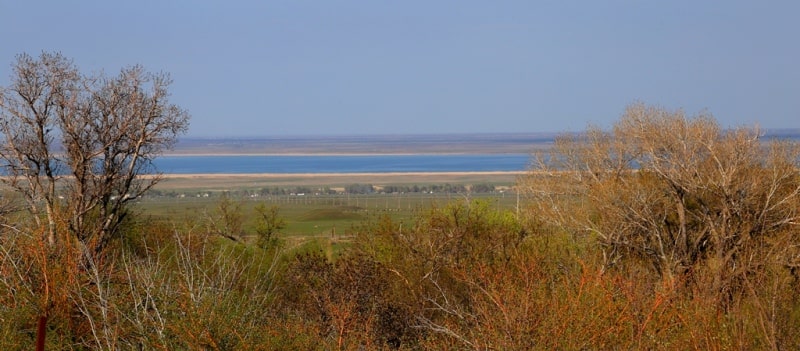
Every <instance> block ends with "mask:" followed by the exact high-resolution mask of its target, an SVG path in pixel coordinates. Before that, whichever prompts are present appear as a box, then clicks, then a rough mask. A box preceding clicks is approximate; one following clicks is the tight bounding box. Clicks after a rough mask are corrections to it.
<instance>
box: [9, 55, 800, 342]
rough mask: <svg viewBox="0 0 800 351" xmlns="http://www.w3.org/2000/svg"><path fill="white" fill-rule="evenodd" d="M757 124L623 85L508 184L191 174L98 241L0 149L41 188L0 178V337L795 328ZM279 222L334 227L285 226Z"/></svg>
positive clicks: (760, 333) (588, 338)
mask: <svg viewBox="0 0 800 351" xmlns="http://www.w3.org/2000/svg"><path fill="white" fill-rule="evenodd" d="M48 59H49V58H48ZM57 61H58V60H57ZM59 62H61V61H59ZM12 91H13V89H12ZM6 93H8V90H5V91H4V94H6ZM4 96H5V95H4ZM4 98H5V99H7V98H6V97H4ZM4 101H8V100H4ZM6 106H9V105H3V108H4V109H5V110H4V111H5V112H4V113H5V114H4V115H3V118H4V120H6V121H7V120H8V118H10V117H9V115H8V113H9V112H8V111H9V110H8V107H6ZM59 108H60V107H59ZM65 116H66V115H65ZM45 125H46V124H45ZM34 134H36V133H34ZM67 134H69V133H67ZM758 135H759V134H758V131H757V130H750V129H735V130H723V129H722V128H721V127H719V126H718V125H717V124H716V122H715V121H714V120H713V118H712V117H710V116H707V115H701V116H698V117H691V118H689V117H686V116H684V115H683V113H682V112H680V111H668V110H664V109H661V108H655V107H651V106H646V105H642V104H635V105H632V106H631V107H630V108H629V109H628V110H627V111H626V113H625V114H624V115H623V117H622V119H621V120H620V121H619V122H618V124H617V125H615V127H614V128H613V129H612V130H611V131H602V130H598V129H593V128H591V129H589V130H588V131H587V132H586V133H584V134H580V135H573V136H565V137H563V138H560V139H559V140H558V141H557V143H556V144H555V146H554V147H553V148H552V149H550V150H548V153H546V154H543V155H540V156H541V157H540V158H539V161H540V163H539V167H536V168H533V169H531V171H530V173H529V174H528V175H526V176H525V177H523V178H521V179H520V182H519V185H518V186H519V187H520V188H523V189H525V191H526V194H527V196H526V197H525V198H524V199H523V200H524V201H523V202H522V203H521V204H519V205H518V204H516V203H513V205H512V203H511V202H512V201H513V202H516V199H505V198H503V197H502V196H503V195H501V194H499V193H498V194H493V193H492V192H493V191H495V190H496V188H495V187H494V186H493V185H491V184H481V183H477V184H471V185H470V186H463V185H459V186H457V187H456V186H451V187H449V189H450V190H457V191H453V192H452V193H450V194H448V195H447V197H442V198H437V199H439V200H442V201H440V202H437V201H427V202H426V201H424V200H421V199H422V198H421V197H418V196H419V195H414V196H417V197H413V196H412V197H409V198H408V199H410V200H414V201H416V202H414V203H413V204H414V206H413V209H412V208H411V207H412V206H411V204H412V203H411V202H407V203H405V205H407V206H402V205H401V204H400V202H399V200H398V201H396V200H397V199H401V197H400V196H399V194H402V193H405V192H409V193H413V194H420V193H421V192H420V191H416V190H419V189H421V187H415V186H413V185H411V186H407V187H406V185H402V186H400V185H398V186H397V187H395V188H392V187H390V186H383V187H376V186H374V185H362V184H350V185H347V186H344V188H345V189H346V190H347V191H346V193H349V195H348V194H338V195H334V194H332V193H331V192H328V191H317V190H318V189H314V188H302V187H297V188H295V189H293V190H296V191H297V192H294V195H290V194H284V193H283V191H284V190H281V191H277V190H275V192H273V191H272V190H270V191H269V195H270V196H277V195H276V193H278V192H279V193H280V194H279V195H280V196H283V197H284V198H285V199H286V201H287V202H286V203H284V204H283V206H282V204H281V203H279V202H275V203H273V202H268V201H270V200H269V198H268V197H267V196H262V194H259V196H252V193H249V192H240V193H233V192H231V193H224V194H223V195H221V196H220V195H219V194H212V195H211V196H209V197H205V196H196V197H194V199H195V201H196V202H197V203H202V205H200V207H195V208H189V209H185V210H184V211H183V212H182V215H181V216H175V215H171V214H170V213H164V214H163V215H162V216H159V217H156V216H146V215H142V214H140V215H129V216H126V217H125V218H124V220H122V219H120V220H119V222H118V223H115V224H114V226H113V228H114V229H113V230H111V231H109V233H113V235H112V236H111V237H109V238H108V239H107V241H106V242H105V243H104V244H103V249H102V255H100V254H87V253H86V251H87V247H89V248H92V249H94V248H96V246H88V244H87V242H84V240H83V239H82V238H84V237H83V236H80V235H78V234H77V233H83V230H84V229H81V228H93V229H92V230H90V232H92V233H97V230H99V229H97V228H105V227H96V226H94V225H93V224H97V223H96V222H95V221H100V222H101V223H106V222H107V221H108V219H107V215H108V212H105V211H103V210H101V209H100V208H97V209H96V210H93V211H86V212H85V213H83V215H84V217H82V218H80V219H76V218H74V214H75V213H76V212H74V210H75V208H74V207H70V206H73V205H74V204H75V202H74V201H72V200H68V199H72V197H73V196H77V195H76V194H80V192H77V193H76V192H75V191H76V189H80V187H81V186H80V183H76V184H72V183H69V182H66V183H57V182H55V178H53V179H52V183H50V181H51V180H50V179H49V178H47V174H48V172H46V171H37V172H36V173H25V172H22V170H24V169H27V168H24V167H19V165H21V163H19V159H14V160H9V159H8V158H5V162H6V163H8V164H7V165H6V166H7V167H12V169H16V170H17V171H19V172H22V173H20V175H22V174H27V175H28V176H30V177H31V178H26V180H25V182H22V180H18V181H16V183H11V185H12V188H13V189H16V190H20V191H21V190H23V188H24V187H22V185H23V184H30V182H37V181H42V180H41V179H39V178H37V177H42V176H45V178H44V180H43V183H42V184H45V186H43V187H39V186H38V185H36V187H34V188H33V189H34V190H36V191H43V190H41V189H49V187H50V186H51V184H52V185H53V186H54V188H53V189H54V190H53V192H52V193H47V192H45V195H41V194H40V193H39V192H29V193H26V192H22V193H21V194H20V195H18V196H20V198H14V196H12V193H8V194H4V196H3V199H4V201H5V202H4V204H3V206H2V207H0V214H1V215H2V216H1V217H0V219H2V224H3V225H2V226H0V273H1V274H0V348H2V349H4V350H27V349H31V348H32V345H35V344H36V342H37V335H38V336H44V335H46V338H44V339H42V340H41V341H42V342H43V344H42V346H43V347H44V348H46V349H215V350H233V349H254V350H258V349H264V350H274V349H303V350H315V349H318V350H358V349H368V350H381V349H385V350H389V349H391V350H395V349H399V350H421V349H438V350H450V349H453V350H462V349H472V350H529V349H548V350H549V349H566V350H573V349H574V350H578V349H681V350H683V349H775V350H779V349H797V348H800V298H799V297H798V296H800V295H799V294H798V289H800V273H798V267H800V251H798V247H800V243H799V242H798V235H799V234H800V232H799V231H800V229H799V228H800V227H799V226H798V223H799V222H798V214H800V199H799V198H798V195H800V173H799V172H800V171H798V161H800V159H798V156H799V154H798V151H797V146H796V145H795V144H789V143H783V142H775V143H763V142H761V141H759V140H758ZM8 140H14V139H13V138H12V139H8V137H7V141H8ZM46 145H49V144H46ZM75 145H76V146H79V145H80V144H75ZM114 147H116V146H114ZM45 149H46V148H45ZM6 150H9V148H6ZM19 150H22V149H19ZM37 150H39V149H37ZM23 151H24V150H23ZM48 152H49V151H48ZM48 155H50V154H47V155H45V156H44V158H42V159H41V160H43V161H42V162H51V159H53V157H52V155H50V156H48ZM37 160H39V159H37ZM53 160H54V159H53ZM31 162H33V161H31ZM37 162H38V161H37ZM33 164H34V165H35V164H37V163H36V162H33ZM42 164H45V163H42ZM14 167H17V168H14ZM29 168H30V167H29ZM81 174H82V173H81ZM81 174H78V175H77V176H76V177H79V176H81ZM84 176H87V177H88V175H85V174H84ZM53 177H55V173H54V174H53ZM134 178H135V177H134ZM11 179H13V178H11ZM37 179H38V180H37ZM115 179H116V178H115ZM132 179H133V178H132ZM136 179H138V178H136ZM90 183H91V184H94V183H92V182H90ZM90 183H87V184H90ZM56 184H67V186H55V185H56ZM14 185H16V186H14ZM146 188H147V186H144V187H143V188H141V189H146ZM431 188H432V186H431ZM24 189H27V188H24ZM37 189H38V190H37ZM113 189H118V188H113ZM301 190H302V193H303V194H304V195H302V196H300V195H298V194H299V193H300V191H301ZM306 190H308V191H307V192H306ZM115 191H117V190H115ZM381 192H383V194H380V193H381ZM475 193H484V194H490V195H487V196H485V197H475V198H473V197H471V195H472V194H475ZM37 194H38V195H37ZM61 194H67V197H66V198H65V200H66V201H60V200H61V199H60V198H59V196H60V195H61ZM105 194H106V196H107V197H108V199H106V200H108V201H112V200H111V198H110V197H111V196H119V195H121V194H125V193H121V192H118V191H117V192H114V191H112V192H108V193H105ZM198 194H201V193H198ZM202 194H205V193H202ZM305 194H307V195H305ZM312 194H314V195H313V196H312ZM451 194H455V196H450V195H451ZM263 195H267V194H263ZM48 196H49V199H50V200H48ZM161 196H166V195H164V194H163V193H162V194H161ZM426 199H427V198H426ZM500 199H505V200H504V201H505V202H504V203H502V206H501V205H500V203H499V202H498V201H499V200H500ZM26 200H27V202H26ZM367 200H372V201H374V203H373V205H374V206H373V207H372V208H373V209H375V210H374V211H373V212H368V211H366V210H365V208H369V205H367V204H366V201H367ZM48 201H50V202H49V203H48ZM186 201H188V200H186ZM390 201H392V202H391V205H390ZM362 202H363V204H364V205H362ZM354 203H355V204H354ZM19 204H27V205H28V207H31V206H34V208H35V209H38V206H51V207H52V208H51V209H50V210H44V211H37V210H29V211H22V210H20V209H21V208H22V207H20V206H19ZM181 204H183V203H181ZM289 204H291V206H290V205H289ZM156 205H158V206H162V205H161V204H158V203H156V202H152V203H148V202H146V201H145V202H143V203H142V204H141V205H140V206H142V207H146V206H156ZM81 206H83V205H81ZM95 206H101V205H100V204H97V205H95ZM181 206H183V205H181ZM101 207H102V206H101ZM80 208H83V207H80ZM92 208H93V209H95V207H92ZM127 209H129V208H127ZM162 209H163V208H161V207H159V210H162ZM300 209H302V211H301V210H300ZM377 209H380V211H378V210H377ZM401 209H403V211H405V212H402V213H403V215H399V213H400V210H401ZM393 210H394V211H393ZM49 212H52V213H53V214H58V215H54V216H48V215H47V213H49ZM126 213H127V212H126ZM151 213H152V212H151ZM67 214H70V215H67ZM344 221H348V222H344ZM353 221H357V222H358V223H359V224H357V225H352V223H353ZM294 222H300V223H301V224H302V225H304V226H310V225H317V224H319V223H323V222H327V223H330V224H333V225H334V226H333V228H332V229H333V230H330V232H329V234H330V235H324V236H314V237H313V238H311V239H310V240H307V241H304V242H303V243H297V242H292V241H291V240H290V238H289V237H288V236H286V235H283V234H284V233H283V231H285V230H290V228H296V227H292V226H293V225H296V223H294ZM78 223H84V224H82V225H80V226H79V225H78ZM341 223H351V225H350V227H349V228H347V232H348V235H347V236H346V238H345V237H344V236H343V235H337V233H336V232H335V225H336V224H340V225H341ZM303 228H304V229H302V230H299V231H305V232H306V233H310V232H311V230H310V229H309V228H310V227H303ZM326 230H327V229H326ZM340 231H344V228H343V229H340ZM101 232H102V231H101ZM327 233H328V232H327V231H326V234H327ZM51 240H53V241H54V242H56V243H59V244H58V247H57V248H56V247H54V246H53V245H52V243H51ZM37 330H38V331H37ZM44 330H46V331H47V333H46V334H45V333H42V332H41V331H44Z"/></svg>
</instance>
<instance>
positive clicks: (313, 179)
mask: <svg viewBox="0 0 800 351" xmlns="http://www.w3.org/2000/svg"><path fill="white" fill-rule="evenodd" d="M523 174H525V172H524V171H486V172H376V173H252V174H238V173H237V174H227V173H203V174H163V175H162V178H163V179H162V181H161V182H160V184H159V185H158V186H157V187H158V188H162V189H166V188H214V189H221V188H254V187H271V186H306V185H309V186H310V185H346V184H374V185H392V184H396V185H399V184H434V183H437V184H444V183H472V184H477V183H513V182H515V181H516V179H517V178H518V177H519V176H521V175H523Z"/></svg>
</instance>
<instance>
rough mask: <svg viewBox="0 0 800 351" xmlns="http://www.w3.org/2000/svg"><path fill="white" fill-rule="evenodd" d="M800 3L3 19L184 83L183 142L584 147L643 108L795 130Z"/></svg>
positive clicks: (100, 61)
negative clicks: (554, 143) (406, 138)
mask: <svg viewBox="0 0 800 351" xmlns="http://www.w3.org/2000/svg"><path fill="white" fill-rule="evenodd" d="M797 13H800V2H794V1H775V2H769V3H759V2H751V1H743V0H741V1H726V2H694V1H671V2H655V1H630V0H612V1H608V2H567V1H507V2H477V1H459V2H427V1H426V2H422V1H413V0H412V1H407V2H399V3H394V2H371V1H360V0H343V1H336V2H314V1H302V0H301V1H290V2H278V1H255V0H241V1H235V2H224V3H223V2H218V1H212V0H198V1H169V2H160V1H151V0H145V1H141V2H106V1H81V2H63V1H54V0H39V1H6V2H3V3H0V32H1V33H3V34H4V43H3V45H0V86H7V85H8V83H9V78H10V75H11V69H10V68H11V64H12V63H13V62H14V59H15V58H14V56H15V55H17V54H19V53H23V52H25V53H29V54H31V55H34V56H36V55H38V54H39V53H40V52H42V51H58V52H61V53H62V54H63V55H64V56H66V57H69V58H72V59H74V61H75V63H76V65H77V66H78V67H79V68H80V69H81V70H82V71H84V72H87V73H89V72H95V71H100V70H103V71H105V72H107V73H110V74H113V73H115V72H117V71H118V70H119V69H120V68H121V67H123V66H127V65H132V64H142V65H143V66H144V67H145V68H146V69H148V70H151V71H164V72H168V73H170V74H171V75H172V78H173V79H174V84H173V85H172V87H171V93H172V102H174V103H177V104H178V105H180V106H181V107H183V108H185V109H187V110H188V111H189V112H190V113H191V114H192V116H193V118H192V121H191V127H190V130H189V134H188V136H189V137H216V136H224V137H251V136H259V135H306V136H308V135H312V136H313V135H387V134H390V135H398V134H399V135H409V134H410V135H413V134H430V133H433V134H440V133H446V134H447V133H455V134H462V133H480V132H488V133H507V132H524V133H536V132H548V133H559V132H565V131H567V132H575V131H580V130H583V129H584V128H585V127H586V126H587V125H590V124H592V125H598V126H600V127H609V126H610V125H611V124H613V122H614V121H615V120H617V119H618V118H619V116H620V115H621V114H622V113H623V111H624V109H625V106H627V105H628V104H631V103H632V102H634V101H641V102H644V103H646V104H651V105H659V106H663V107H666V108H668V109H678V108H681V109H683V110H684V111H685V112H686V113H687V114H688V115H693V114H695V113H698V112H702V111H708V112H710V113H711V114H713V115H714V116H715V117H716V118H717V119H718V120H719V122H720V125H722V126H723V127H735V126H741V125H759V126H761V127H762V128H765V129H766V128H800V112H798V111H800V98H798V93H800V69H799V68H798V62H800V45H798V44H797V40H796V34H797V33H800V21H797V20H796V18H795V17H796V14H797Z"/></svg>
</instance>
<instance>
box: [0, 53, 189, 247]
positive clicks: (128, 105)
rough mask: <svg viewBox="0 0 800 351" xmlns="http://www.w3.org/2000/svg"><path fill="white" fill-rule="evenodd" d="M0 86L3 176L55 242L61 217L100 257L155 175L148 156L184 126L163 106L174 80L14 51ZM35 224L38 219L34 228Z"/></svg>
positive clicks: (181, 116)
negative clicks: (89, 70) (94, 69)
mask: <svg viewBox="0 0 800 351" xmlns="http://www.w3.org/2000/svg"><path fill="white" fill-rule="evenodd" d="M13 69H14V71H13V72H14V74H13V75H12V77H11V85H10V86H9V87H8V88H4V89H2V90H0V132H1V133H2V134H3V137H4V139H3V140H2V146H1V147H0V160H2V166H3V167H4V169H5V173H6V175H7V176H6V177H4V178H3V181H4V182H5V183H7V184H8V185H10V186H11V187H13V188H14V189H16V190H17V191H18V192H19V193H21V194H22V195H23V197H24V198H25V200H26V201H27V204H28V208H29V210H30V212H31V213H32V214H33V217H34V218H35V220H36V221H37V223H39V222H38V221H40V217H42V215H43V216H44V218H46V221H47V230H46V237H47V242H48V243H49V244H50V246H54V247H55V246H57V240H59V238H60V237H61V236H60V235H57V233H56V231H57V223H59V222H64V223H66V224H67V226H66V227H67V232H68V233H69V234H71V236H72V237H74V238H77V239H78V240H79V242H80V243H81V244H82V246H84V247H85V248H86V249H88V250H89V251H91V252H94V253H99V252H101V251H102V250H103V248H104V247H105V246H106V244H107V243H108V241H109V239H111V238H113V237H114V235H115V234H116V233H117V232H118V230H119V225H120V223H122V221H123V220H124V218H125V215H126V213H127V211H126V205H127V204H128V203H130V201H132V200H134V199H136V198H138V197H140V196H141V195H142V194H143V193H144V192H145V191H147V190H148V189H150V188H151V187H152V186H153V185H155V184H156V183H157V182H158V181H159V180H160V176H159V175H158V174H148V175H146V176H143V175H144V174H146V173H152V172H153V169H152V161H153V159H154V157H156V156H158V155H160V154H161V153H162V152H163V151H164V150H166V149H168V148H170V147H172V146H173V145H174V143H175V141H176V140H177V137H178V136H179V135H180V134H182V133H184V132H185V131H186V130H187V128H188V121H189V114H188V113H187V112H186V111H185V110H183V109H181V108H180V107H178V106H176V105H174V104H171V103H170V102H169V91H168V88H169V85H170V83H171V80H170V78H169V76H168V75H167V74H164V73H149V72H146V71H145V70H144V69H143V68H142V67H141V66H132V67H127V68H124V69H122V70H121V71H120V73H119V75H117V76H114V77H108V76H106V75H104V74H99V75H95V76H87V75H83V74H81V73H80V72H79V71H78V69H77V67H76V66H75V65H74V64H73V63H72V61H70V60H68V59H66V58H64V57H63V56H61V55H60V54H52V53H43V54H42V55H41V56H40V57H39V58H38V59H35V58H33V57H31V56H29V55H27V54H22V55H19V56H18V57H17V62H16V64H14V65H13ZM40 226H41V225H40Z"/></svg>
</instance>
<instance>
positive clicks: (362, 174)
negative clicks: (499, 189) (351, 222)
mask: <svg viewBox="0 0 800 351" xmlns="http://www.w3.org/2000/svg"><path fill="white" fill-rule="evenodd" d="M524 173H526V171H474V172H472V171H457V172H358V173H345V172H340V173H333V172H327V173H187V174H179V173H164V174H161V176H162V177H163V178H164V179H168V178H288V177H304V178H320V177H349V176H352V177H396V176H410V177H413V176H473V175H475V176H477V175H521V174H524Z"/></svg>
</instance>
